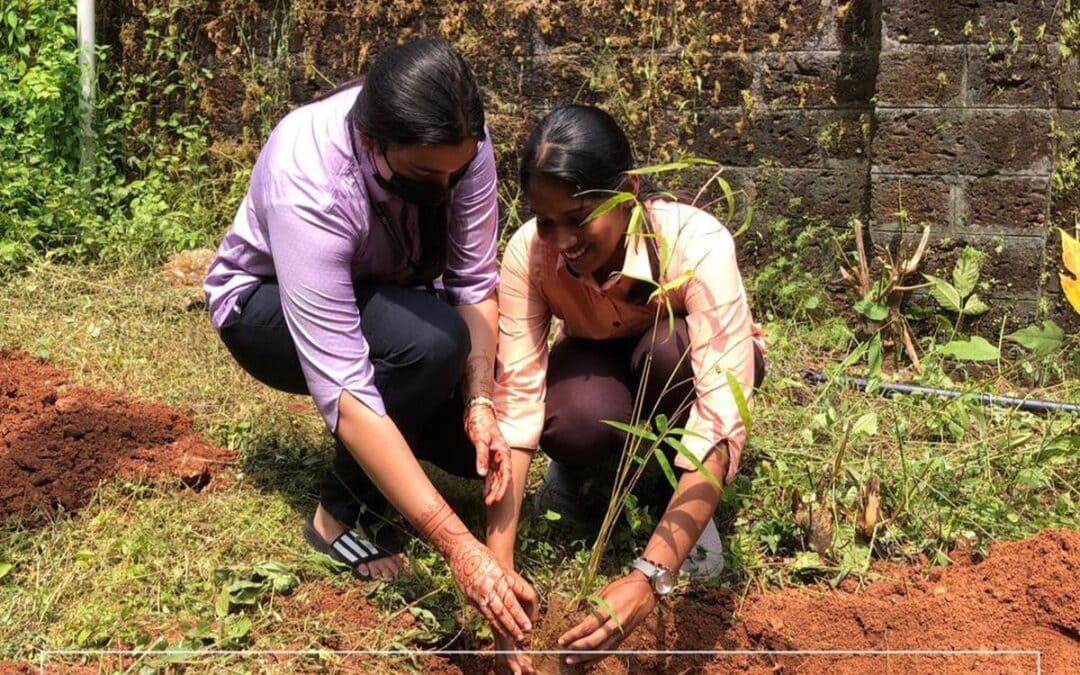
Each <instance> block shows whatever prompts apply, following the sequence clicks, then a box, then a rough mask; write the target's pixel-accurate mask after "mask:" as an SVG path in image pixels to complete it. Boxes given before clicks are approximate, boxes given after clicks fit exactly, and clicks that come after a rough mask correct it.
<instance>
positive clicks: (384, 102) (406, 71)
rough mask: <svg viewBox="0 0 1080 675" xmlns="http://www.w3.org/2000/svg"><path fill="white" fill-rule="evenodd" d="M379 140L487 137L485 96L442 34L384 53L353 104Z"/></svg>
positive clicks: (437, 141)
mask: <svg viewBox="0 0 1080 675" xmlns="http://www.w3.org/2000/svg"><path fill="white" fill-rule="evenodd" d="M354 113H355V120H356V124H357V125H358V128H359V130H360V131H362V132H363V133H364V134H365V135H367V136H368V137H369V138H371V139H372V140H373V141H375V142H376V143H378V144H380V145H382V146H384V147H385V146H387V145H390V144H393V145H457V144H458V143H461V142H462V141H464V140H465V139H467V138H475V139H478V140H479V139H483V138H484V101H483V98H482V97H481V95H480V88H479V87H477V86H476V80H475V79H473V75H472V71H470V70H469V67H468V66H467V65H466V64H465V60H464V59H462V58H461V55H460V54H458V53H457V51H455V50H454V48H453V47H451V46H450V44H449V43H448V42H446V41H445V40H442V39H440V38H431V37H428V38H419V39H416V40H410V41H408V42H406V43H404V44H400V45H397V46H395V47H391V48H390V49H387V50H386V51H384V52H382V53H380V54H379V56H378V57H377V58H376V59H375V61H374V63H372V64H371V69H370V70H368V72H367V75H366V77H365V78H364V87H363V89H361V90H360V95H359V96H357V97H356V104H355V107H354Z"/></svg>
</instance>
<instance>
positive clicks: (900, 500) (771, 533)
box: [0, 263, 1080, 672]
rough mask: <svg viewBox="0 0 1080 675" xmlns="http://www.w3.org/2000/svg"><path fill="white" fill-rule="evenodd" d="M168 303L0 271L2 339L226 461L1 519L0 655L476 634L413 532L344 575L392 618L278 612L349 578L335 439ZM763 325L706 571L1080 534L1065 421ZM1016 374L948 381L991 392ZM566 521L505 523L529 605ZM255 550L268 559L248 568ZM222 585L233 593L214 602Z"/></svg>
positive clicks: (81, 272)
mask: <svg viewBox="0 0 1080 675" xmlns="http://www.w3.org/2000/svg"><path fill="white" fill-rule="evenodd" d="M185 296H186V292H185V291H183V290H180V289H175V288H172V287H171V286H169V285H168V284H167V283H166V282H165V281H164V279H162V278H161V277H160V275H158V274H156V273H154V272H148V271H146V270H143V269H137V268H119V269H117V268H108V267H86V266H81V267H69V266H61V265H55V264H49V263H39V264H36V265H34V266H32V267H31V268H29V269H28V270H27V271H26V272H25V273H23V274H21V275H19V276H17V277H11V278H7V279H4V280H0V303H2V304H3V306H4V307H5V311H4V313H3V315H2V317H0V349H19V350H23V351H27V352H30V353H34V354H37V355H39V356H41V357H44V358H47V359H48V360H49V361H50V362H52V363H54V364H56V365H58V366H60V367H62V368H65V369H67V370H69V371H70V372H71V373H72V374H73V377H74V379H75V380H76V381H78V382H79V383H82V384H86V385H89V386H94V387H101V388H108V389H114V390H118V391H122V392H125V393H127V394H129V395H131V396H133V397H138V398H144V399H155V400H162V401H166V402H168V403H170V404H173V405H177V406H179V407H181V408H182V409H184V410H186V411H188V412H189V413H190V414H191V415H192V416H193V418H194V420H195V426H196V428H197V429H198V430H199V431H200V432H202V433H203V434H205V435H206V436H207V437H208V438H210V439H211V440H213V441H215V442H218V443H221V444H224V445H229V446H230V447H232V448H234V449H236V450H237V451H238V452H239V455H240V461H239V462H238V464H237V466H236V467H235V469H234V473H235V475H234V476H232V478H233V480H231V481H229V482H228V483H227V484H226V485H223V486H220V487H217V488H214V489H210V490H207V491H205V492H203V493H198V494H196V493H193V492H190V491H186V490H183V489H180V487H179V486H178V485H169V484H161V485H154V486H147V485H132V484H125V483H121V482H112V483H108V484H105V485H103V486H102V487H101V488H100V490H99V491H98V493H97V495H96V497H95V499H94V500H93V501H92V502H91V504H90V505H89V506H88V507H87V508H85V509H84V510H83V511H81V512H79V513H77V514H74V515H71V516H62V517H59V518H58V519H57V520H56V521H55V522H54V523H52V524H50V525H49V526H47V527H43V528H39V529H24V528H21V527H20V526H19V525H18V524H14V523H8V524H7V525H5V526H3V528H2V529H0V569H2V564H3V563H8V564H11V565H12V568H11V570H10V572H8V573H7V574H6V575H5V576H2V577H0V660H2V659H19V660H26V659H33V658H35V655H37V654H38V653H40V652H41V651H42V650H55V649H76V648H95V647H103V646H109V647H113V648H115V647H117V646H119V645H126V646H150V645H155V646H156V647H158V648H160V647H163V646H169V647H178V646H198V647H202V648H206V647H219V648H220V647H251V648H262V649H266V648H274V647H277V648H280V647H289V648H292V649H309V648H310V649H319V648H323V647H325V646H326V645H329V644H333V643H334V641H335V640H340V639H341V635H342V631H352V632H353V634H352V635H351V636H350V638H349V639H362V640H363V643H364V644H365V646H366V647H368V648H375V649H378V648H385V649H399V648H402V647H405V646H417V645H424V646H439V645H447V644H453V645H455V646H459V647H460V646H471V645H479V644H482V643H483V641H484V640H485V639H486V637H487V634H486V628H485V627H484V626H483V625H482V622H481V621H480V620H479V617H478V615H476V614H475V612H473V611H472V610H466V609H462V607H463V603H462V598H461V596H460V594H459V593H458V592H457V591H456V589H455V588H454V586H453V583H452V581H451V579H450V575H449V572H448V570H447V569H446V566H445V564H444V563H443V562H442V561H441V560H440V559H439V558H438V557H437V556H436V555H435V554H434V553H433V552H432V551H430V550H429V549H428V548H427V547H425V546H424V545H423V544H420V543H418V542H414V543H413V544H412V545H411V549H410V559H411V560H412V566H413V570H414V574H413V575H411V576H410V577H408V578H407V579H406V580H405V581H403V582H399V583H396V584H382V583H369V584H362V585H361V586H360V587H361V588H362V589H363V595H364V596H365V597H366V599H367V602H370V603H372V604H373V605H374V606H375V607H377V608H378V611H380V612H382V613H383V614H382V615H383V616H385V617H387V619H388V620H387V621H386V622H383V623H381V624H379V625H375V626H371V627H369V628H366V629H364V630H367V631H368V633H366V634H364V635H363V636H357V635H355V633H356V631H357V630H358V628H357V627H356V626H342V625H340V624H341V622H340V621H339V620H336V619H335V618H334V617H333V616H332V615H326V614H322V613H320V612H318V611H314V610H312V611H310V612H308V613H307V614H305V615H304V617H303V619H302V620H300V619H296V618H295V617H294V616H292V615H290V614H289V613H288V612H286V611H285V610H284V609H283V608H284V607H285V606H286V605H287V604H288V603H289V602H290V601H291V600H290V598H289V597H288V595H289V593H290V592H291V593H294V594H295V593H301V592H302V591H305V589H311V588H313V587H314V585H316V584H329V585H331V586H333V587H335V588H338V589H342V590H343V591H344V590H345V589H349V588H353V587H355V586H356V582H354V581H352V580H351V579H350V578H349V577H347V576H345V575H342V574H340V571H339V570H336V569H334V568H333V566H332V565H328V564H327V562H326V560H325V559H323V558H321V557H318V556H315V555H313V554H311V553H310V551H309V549H308V548H307V547H306V545H305V544H304V543H303V541H302V540H301V539H300V537H299V525H300V523H301V522H302V518H303V517H304V516H305V515H306V514H307V512H308V511H309V510H310V509H311V508H313V506H314V491H315V479H316V477H317V475H318V473H319V472H320V471H321V469H322V467H323V466H324V464H325V462H326V461H327V460H328V458H329V449H330V444H329V441H328V438H327V437H326V434H325V431H324V429H323V426H322V422H321V420H319V418H318V416H317V414H316V412H315V410H314V408H313V406H312V405H311V404H310V403H309V402H308V401H306V400H305V399H303V398H299V397H291V396H286V395H281V394H277V393H275V392H272V391H269V390H268V389H267V388H265V387H262V386H261V385H257V384H255V383H254V382H253V381H252V380H250V378H248V377H247V376H246V375H245V374H243V373H242V372H241V371H240V370H239V369H238V368H237V367H236V366H235V365H234V364H233V363H232V361H231V359H230V358H229V356H228V354H227V353H226V351H225V350H224V348H223V347H222V346H221V344H220V342H219V341H218V340H217V338H216V336H215V335H214V332H213V329H212V328H211V326H210V324H209V322H208V320H207V318H206V316H205V312H204V311H201V310H200V311H185V310H183V309H181V307H182V305H183V299H184V297H185ZM769 329H770V336H771V337H772V343H773V346H772V349H771V351H770V353H769V374H768V378H767V381H766V386H765V387H764V389H763V390H762V391H761V392H760V393H759V395H758V398H757V403H756V409H755V420H754V422H755V438H754V439H753V441H752V445H751V448H750V449H749V450H748V452H747V455H746V457H745V460H744V467H743V471H742V474H741V475H740V477H739V479H738V481H737V482H736V484H735V485H734V486H733V487H731V488H729V489H728V490H727V491H726V492H725V496H724V501H723V507H722V510H721V519H722V520H723V521H724V522H725V523H726V525H727V527H728V528H730V532H731V534H730V539H729V544H728V553H727V562H728V565H727V569H726V571H725V574H724V576H723V578H722V579H720V580H719V581H718V583H720V584H723V585H728V586H732V587H735V588H748V587H760V588H767V587H772V586H776V585H787V584H796V583H804V582H806V581H808V580H814V579H824V580H826V581H829V582H832V583H839V582H840V581H842V580H844V579H846V578H853V579H856V580H858V581H859V582H862V581H864V580H866V579H869V578H871V577H872V574H871V573H870V571H869V563H870V561H871V559H878V558H889V559H899V560H918V559H920V558H923V557H925V558H926V559H928V560H930V561H936V562H940V563H944V562H946V560H947V559H946V556H947V554H948V553H949V552H950V551H952V550H953V549H955V548H957V547H965V548H971V549H974V550H976V551H985V549H986V547H987V546H988V544H989V542H991V541H995V540H999V539H1015V538H1020V537H1024V536H1028V535H1030V534H1032V533H1034V532H1036V531H1038V530H1040V529H1044V528H1047V527H1068V528H1073V529H1080V519H1078V516H1077V513H1078V512H1080V509H1078V508H1077V504H1078V502H1080V493H1078V491H1077V487H1076V486H1077V485H1080V461H1077V460H1080V427H1077V425H1076V422H1075V420H1073V419H1070V418H1067V417H1061V416H1059V417H1035V416H1032V415H1027V414H1021V413H1013V412H1010V411H1007V410H1000V409H985V408H980V407H978V406H974V405H972V404H970V403H968V402H964V401H958V402H953V403H948V402H945V401H942V400H939V399H920V398H914V397H897V398H895V399H883V398H877V397H872V396H866V395H863V394H857V393H854V392H849V391H841V390H839V389H812V388H809V387H808V386H807V385H805V384H803V383H802V381H801V378H799V377H798V374H799V372H800V371H801V369H803V368H805V367H823V366H824V365H825V364H828V363H834V362H837V361H839V360H841V359H843V358H844V356H845V355H847V354H849V353H851V351H852V349H853V342H852V338H851V332H850V331H849V330H848V328H847V326H846V322H845V321H844V320H842V319H834V320H827V321H816V322H811V321H809V320H804V321H803V322H802V323H799V324H796V323H792V322H786V323H785V322H775V323H773V324H771V325H770V326H769ZM933 366H934V364H933V361H932V360H931V361H930V363H929V365H928V368H932V367H933ZM1018 367H1019V364H1018V365H1016V366H1006V367H1005V368H1004V369H1003V370H1002V371H1001V372H1000V373H999V372H997V371H993V372H989V373H988V379H986V380H984V381H981V382H980V381H972V383H970V384H968V385H964V384H963V382H961V383H960V386H962V387H963V386H987V387H989V388H992V389H994V390H1000V389H1002V388H1008V387H1009V382H1010V378H1011V377H1012V376H1013V375H1014V374H1015V372H1016V368H1018ZM1073 376H1074V377H1075V374H1073ZM1078 386H1080V383H1078V381H1077V380H1076V379H1071V380H1066V381H1065V382H1063V383H1059V384H1056V385H1054V387H1052V388H1048V389H1045V390H1042V391H1041V392H1039V393H1038V394H1037V395H1045V396H1048V397H1055V398H1059V399H1061V398H1065V399H1067V398H1069V397H1073V398H1075V396H1076V394H1077V388H1078ZM838 458H839V459H838ZM540 464H541V466H540V467H539V468H538V469H537V471H541V470H542V463H540ZM531 478H532V481H533V483H535V481H536V478H537V476H536V475H533V476H532V477H531ZM871 478H876V479H878V481H879V482H880V485H881V501H882V505H883V506H882V517H881V519H880V523H879V524H878V526H877V528H876V530H875V531H874V532H873V534H872V536H871V537H870V538H863V537H860V536H859V535H858V534H857V533H856V532H855V526H854V523H855V521H856V519H857V516H858V514H859V512H860V508H861V507H860V502H861V494H862V492H863V491H864V490H865V488H866V486H867V484H868V483H869V482H870V480H871ZM436 480H437V483H438V484H439V485H440V487H441V488H442V489H443V490H445V491H446V492H447V494H448V497H449V498H450V500H451V501H452V503H454V504H455V505H456V507H457V508H458V509H459V510H460V511H461V512H462V513H463V514H465V516H466V518H467V520H468V521H469V522H471V523H473V524H474V526H478V525H479V524H480V522H481V519H482V511H483V509H482V505H481V502H480V498H479V486H478V484H468V483H465V482H462V481H457V480H455V479H451V478H449V477H447V476H445V475H442V474H439V475H437V476H436ZM808 509H809V510H822V511H825V512H827V513H828V518H827V519H826V520H827V521H828V522H829V523H830V525H829V532H828V533H827V534H828V537H827V545H821V546H816V549H817V550H814V549H815V547H812V546H811V545H810V543H811V541H817V542H819V543H820V542H821V541H822V538H821V536H820V535H821V534H822V533H821V532H814V531H811V530H812V529H813V528H807V527H804V526H800V522H803V521H800V517H799V512H800V511H803V512H805V511H806V510H808ZM640 515H641V514H639V513H636V512H635V511H634V510H633V509H631V510H630V511H629V513H628V516H629V519H630V520H631V521H633V522H635V523H637V527H635V528H627V527H623V528H622V529H621V531H620V533H619V535H618V536H617V537H616V540H615V541H614V542H613V544H612V551H611V553H610V554H609V555H608V556H607V558H606V560H607V561H606V562H605V565H604V566H603V567H602V569H601V577H600V578H599V579H598V582H597V583H603V582H604V580H605V578H606V577H609V576H611V575H614V574H618V573H620V572H621V571H622V569H623V568H624V567H625V565H626V563H628V562H629V561H630V560H631V559H632V557H633V552H634V550H635V549H636V548H637V547H640V546H641V545H643V544H644V541H645V537H646V536H647V533H648V530H649V523H648V519H647V518H646V519H644V520H643V519H641V518H640ZM566 532H567V530H566V529H565V528H564V527H563V526H562V524H561V523H558V522H553V521H551V520H548V519H545V518H542V517H535V516H531V517H526V519H525V522H524V523H523V526H522V532H521V537H520V540H519V549H518V560H519V565H520V567H521V568H522V569H523V570H524V572H525V573H526V575H527V576H528V577H529V578H531V579H532V580H533V581H534V583H535V585H536V586H537V590H538V591H539V592H540V593H541V594H542V595H543V596H548V595H549V594H551V593H553V592H563V593H566V592H568V591H569V590H570V589H572V588H573V587H574V583H575V580H576V578H577V575H578V570H579V569H580V567H581V565H582V564H583V563H584V561H585V559H586V558H587V557H588V547H587V545H586V544H585V542H584V541H583V540H581V539H571V538H570V537H568V536H567V534H566ZM268 562H272V563H276V566H274V567H273V569H276V570H279V572H278V573H275V574H270V573H267V572H266V571H265V570H266V569H267V568H265V567H260V564H263V563H268ZM568 563H569V564H568ZM259 570H263V571H262V572H260V571H259ZM267 574H270V576H269V577H268V576H267ZM274 583H280V586H279V589H278V591H274V590H273V585H274ZM223 589H231V590H230V591H229V594H230V595H229V597H230V598H231V600H232V601H231V602H230V604H229V605H228V606H227V607H225V608H224V609H223V608H222V606H221V598H222V595H223ZM290 589H291V590H290ZM401 614H408V615H409V616H411V617H412V618H413V619H414V621H413V622H412V625H411V626H409V627H407V628H403V627H401V626H399V625H397V624H395V623H394V622H393V621H390V620H389V619H390V618H391V617H394V616H396V615H401ZM702 647H707V645H702ZM200 663H201V666H200V667H201V668H205V669H207V670H209V671H211V672H237V671H239V670H244V667H245V666H244V665H243V664H239V663H237V662H236V661H235V659H233V660H231V661H230V660H229V659H228V658H226V657H220V658H218V659H216V660H213V662H212V663H209V664H207V663H206V662H205V661H204V660H203V661H200ZM290 664H291V665H290ZM250 665H251V664H248V665H247V667H250ZM414 665H415V664H414ZM294 666H296V664H295V663H291V662H280V663H275V664H270V665H265V664H260V669H265V670H268V671H271V672H273V671H275V670H277V672H289V670H290V668H292V667H294ZM400 666H402V664H400V663H395V664H394V665H393V667H391V666H387V670H388V671H392V670H394V669H395V668H396V667H400ZM371 667H372V668H377V667H379V666H374V665H372V666H371ZM416 667H417V668H420V666H416Z"/></svg>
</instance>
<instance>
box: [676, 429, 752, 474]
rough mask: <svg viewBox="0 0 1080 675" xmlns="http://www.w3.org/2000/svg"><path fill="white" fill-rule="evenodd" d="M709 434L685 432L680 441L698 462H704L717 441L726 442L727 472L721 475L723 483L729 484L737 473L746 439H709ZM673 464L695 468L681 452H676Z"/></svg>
mask: <svg viewBox="0 0 1080 675" xmlns="http://www.w3.org/2000/svg"><path fill="white" fill-rule="evenodd" d="M711 439H712V436H711V435H701V434H697V433H694V434H685V435H683V437H682V443H683V445H684V446H686V449H687V450H689V451H690V454H691V455H693V456H694V458H695V459H697V460H698V461H699V462H704V461H705V458H706V457H708V456H709V453H710V452H712V451H713V449H714V448H715V447H716V446H717V445H718V444H719V443H724V442H726V443H727V450H728V468H727V474H726V475H725V476H724V477H723V482H724V485H730V484H731V483H732V482H734V480H735V476H737V475H738V474H739V461H740V460H741V459H742V449H743V445H744V444H745V443H746V439H745V438H743V437H729V438H721V439H719V440H711ZM675 466H677V467H679V468H680V469H685V470H687V471H694V470H695V469H697V467H696V466H694V463H693V462H691V461H690V460H689V459H688V458H686V457H684V456H683V455H682V453H679V454H676V456H675Z"/></svg>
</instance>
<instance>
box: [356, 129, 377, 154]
mask: <svg viewBox="0 0 1080 675" xmlns="http://www.w3.org/2000/svg"><path fill="white" fill-rule="evenodd" d="M357 135H358V136H359V137H360V145H362V146H364V149H365V150H367V151H368V152H375V151H376V150H377V149H378V148H376V147H375V141H373V140H372V139H371V136H368V135H367V134H366V133H364V131H363V130H362V129H361V130H359V131H358V132H357Z"/></svg>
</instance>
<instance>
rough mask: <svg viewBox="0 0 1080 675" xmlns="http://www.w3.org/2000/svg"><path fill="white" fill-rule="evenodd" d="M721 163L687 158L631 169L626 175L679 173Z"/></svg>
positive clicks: (698, 158) (699, 158)
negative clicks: (695, 167) (682, 170)
mask: <svg viewBox="0 0 1080 675" xmlns="http://www.w3.org/2000/svg"><path fill="white" fill-rule="evenodd" d="M719 165H720V163H719V162H716V161H713V160H711V159H704V158H701V157H687V158H686V159H681V160H679V161H677V162H668V163H667V164H653V165H652V166H642V167H639V168H637V169H631V170H630V171H627V172H626V173H627V174H629V175H631V176H648V175H651V174H654V173H664V172H666V171H679V170H681V169H688V168H690V167H692V166H719Z"/></svg>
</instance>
